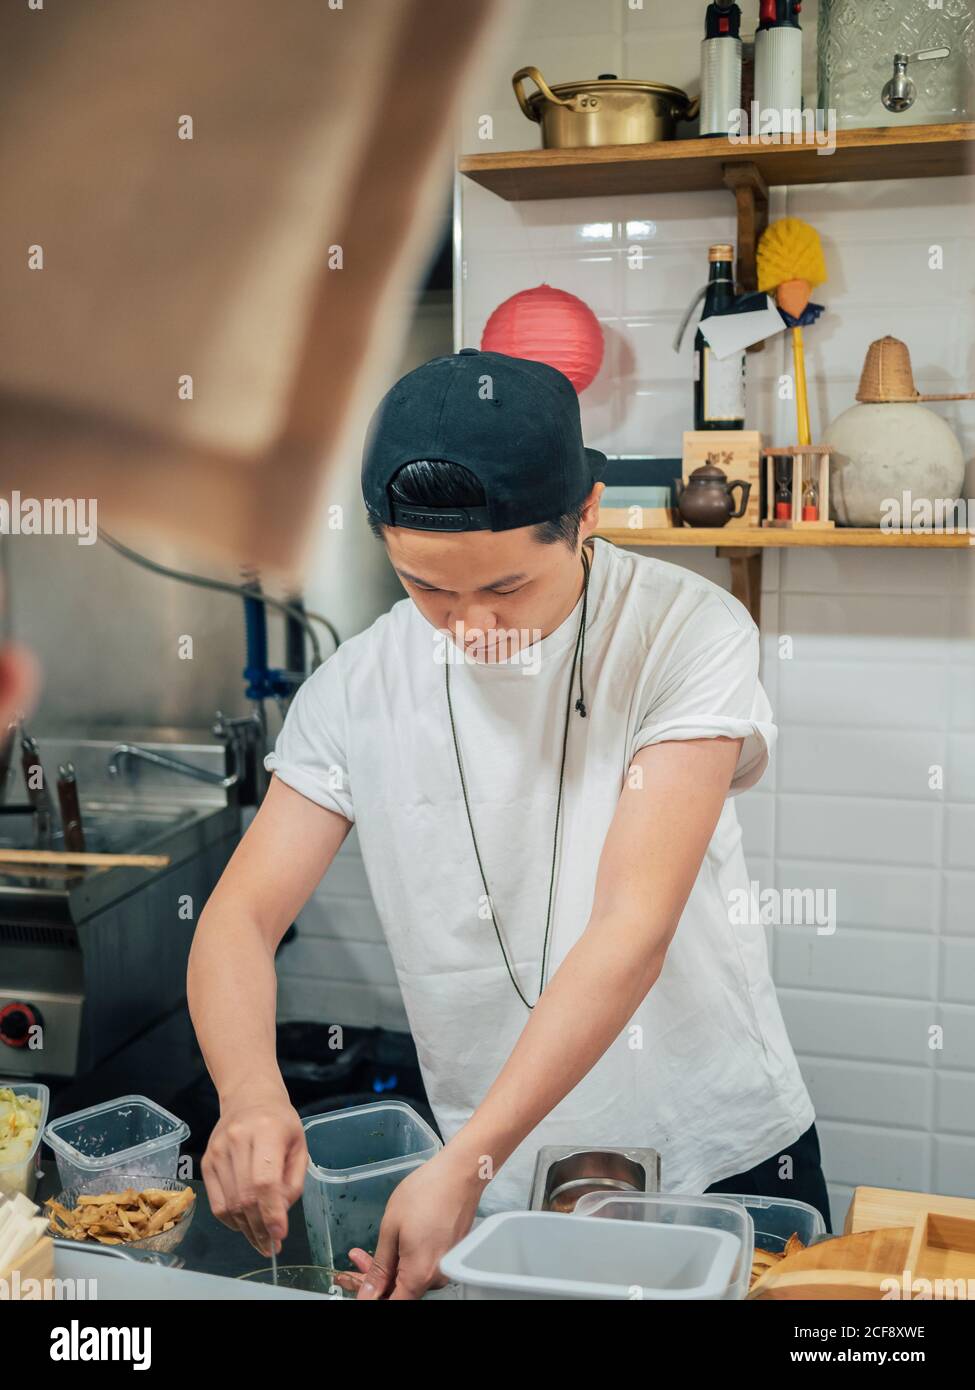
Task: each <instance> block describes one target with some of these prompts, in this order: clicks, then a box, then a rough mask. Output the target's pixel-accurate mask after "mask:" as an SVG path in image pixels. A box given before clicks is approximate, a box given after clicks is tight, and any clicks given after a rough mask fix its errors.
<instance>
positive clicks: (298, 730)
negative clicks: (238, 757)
mask: <svg viewBox="0 0 975 1390" xmlns="http://www.w3.org/2000/svg"><path fill="white" fill-rule="evenodd" d="M340 650H341V649H340ZM338 657H339V653H338V652H337V653H336V654H335V655H334V656H331V657H329V659H328V660H327V661H326V662H324V663H323V664H322V665H321V666H319V668H318V670H317V671H315V672H314V674H313V675H311V676H309V678H308V679H307V680H306V681H305V683H304V685H302V686H301V688H300V689H299V690H298V692H297V694H296V695H295V697H294V699H293V700H292V701H291V707H290V708H289V710H288V713H287V716H286V717H285V721H284V724H283V726H282V728H281V732H280V733H279V734H278V737H277V740H276V742H275V745H274V750H273V752H271V753H268V755H267V757H266V758H265V759H264V766H265V767H266V768H267V770H268V771H269V772H273V773H274V774H275V775H276V776H277V777H280V779H281V781H282V782H284V783H286V784H287V785H288V786H289V787H292V788H293V789H294V790H295V791H296V792H300V793H301V795H302V796H306V797H307V798H308V800H309V801H314V802H315V803H316V804H317V805H318V806H324V807H325V809H326V810H328V811H335V812H337V813H338V814H339V815H340V816H345V818H346V820H350V821H354V820H355V809H354V806H353V801H352V786H351V780H350V777H349V764H348V753H347V749H348V743H347V737H346V735H347V728H348V721H347V706H346V699H345V694H346V692H345V688H344V681H343V669H342V662H341V661H340V660H338V659H337V658H338Z"/></svg>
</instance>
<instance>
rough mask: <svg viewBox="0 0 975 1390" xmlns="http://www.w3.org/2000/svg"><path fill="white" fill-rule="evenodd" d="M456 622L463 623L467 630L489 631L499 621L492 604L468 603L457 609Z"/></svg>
mask: <svg viewBox="0 0 975 1390" xmlns="http://www.w3.org/2000/svg"><path fill="white" fill-rule="evenodd" d="M453 621H454V623H461V624H462V625H463V628H464V631H465V632H489V631H491V630H493V629H494V628H496V627H497V625H498V621H497V616H496V614H495V612H494V609H493V608H492V607H491V606H490V604H485V603H478V602H474V603H468V604H464V605H463V606H462V607H460V608H458V609H456V610H455V612H454V614H453Z"/></svg>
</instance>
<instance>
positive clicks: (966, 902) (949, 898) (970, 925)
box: [943, 873, 975, 936]
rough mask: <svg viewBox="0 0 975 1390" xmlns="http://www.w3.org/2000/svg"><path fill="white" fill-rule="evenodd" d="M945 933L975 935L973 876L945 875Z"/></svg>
mask: <svg viewBox="0 0 975 1390" xmlns="http://www.w3.org/2000/svg"><path fill="white" fill-rule="evenodd" d="M943 877H944V885H945V913H944V919H945V931H946V932H953V933H954V934H955V935H956V936H964V935H967V934H968V933H975V874H955V873H946V874H944V875H943Z"/></svg>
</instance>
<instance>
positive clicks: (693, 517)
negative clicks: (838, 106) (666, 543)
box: [674, 463, 752, 526]
mask: <svg viewBox="0 0 975 1390" xmlns="http://www.w3.org/2000/svg"><path fill="white" fill-rule="evenodd" d="M674 487H675V488H676V490H677V509H678V511H679V512H680V514H681V516H682V517H683V519H684V521H685V522H686V523H687V525H688V526H726V525H727V524H728V522H729V521H730V520H731V519H732V517H739V516H744V515H745V508H746V507H747V506H748V496H749V493H750V492H751V490H752V485H751V483H746V482H743V481H742V480H741V478H736V479H735V481H734V482H732V483H729V482H728V477H727V474H726V473H724V472H723V471H722V469H720V468H719V467H718V465H717V464H716V463H702V465H701V467H700V468H695V469H694V472H693V473H692V474H691V476H690V477H689V478H688V480H687V482H686V484H685V483H684V482H683V480H682V479H680V478H675V480H674ZM736 487H740V488H741V501H740V503H739V504H738V510H737V511H736V510H735V499H734V497H733V496H732V493H733V492H734V490H735V488H736Z"/></svg>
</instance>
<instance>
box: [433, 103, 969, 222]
mask: <svg viewBox="0 0 975 1390" xmlns="http://www.w3.org/2000/svg"><path fill="white" fill-rule="evenodd" d="M817 149H818V147H817V146H816V145H815V144H792V145H762V144H754V145H752V144H733V143H732V142H731V141H730V140H719V139H705V140H700V139H699V140H661V141H658V142H657V143H656V144H652V145H604V146H603V147H601V148H599V149H570V150H538V149H535V150H513V151H506V152H503V153H500V154H473V155H465V156H463V157H462V158H461V159H460V161H459V164H458V168H459V169H460V172H461V173H462V174H466V175H467V177H468V178H469V179H473V180H474V182H475V183H479V184H481V185H482V187H484V188H489V189H490V190H491V192H492V193H496V194H497V195H498V197H499V198H504V199H505V200H506V201H507V202H525V201H531V200H535V199H542V198H597V197H598V198H605V197H609V196H611V195H613V194H617V193H681V192H695V191H700V190H701V189H707V188H725V187H727V186H728V181H727V179H726V177H725V171H726V167H727V166H729V165H742V164H744V165H751V166H753V167H754V168H755V169H757V171H758V173H759V175H760V177H761V178H762V179H763V180H764V182H765V184H766V185H768V186H770V187H771V186H774V185H777V184H800V183H848V182H850V181H851V180H856V179H918V178H941V177H943V176H945V175H947V174H965V173H971V172H973V171H975V122H970V121H968V122H963V123H960V124H953V125H914V126H877V127H873V128H870V129H867V130H840V131H837V133H836V149H835V151H834V152H833V153H832V154H819V153H818V152H817Z"/></svg>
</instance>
